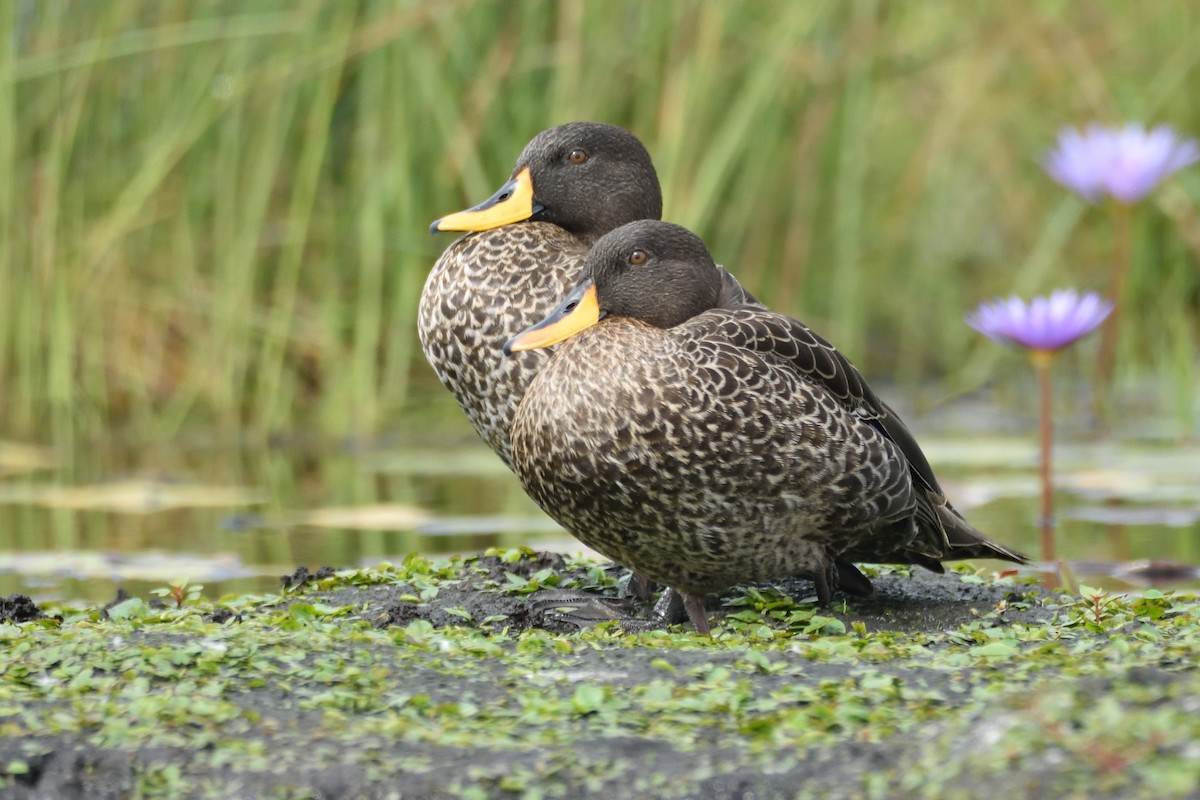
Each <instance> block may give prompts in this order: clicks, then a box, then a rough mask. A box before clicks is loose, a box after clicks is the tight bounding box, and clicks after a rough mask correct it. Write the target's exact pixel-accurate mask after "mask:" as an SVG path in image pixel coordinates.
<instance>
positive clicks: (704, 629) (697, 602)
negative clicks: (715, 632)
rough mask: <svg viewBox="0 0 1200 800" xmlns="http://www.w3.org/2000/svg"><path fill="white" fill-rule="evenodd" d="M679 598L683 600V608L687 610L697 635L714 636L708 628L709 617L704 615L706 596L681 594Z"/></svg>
mask: <svg viewBox="0 0 1200 800" xmlns="http://www.w3.org/2000/svg"><path fill="white" fill-rule="evenodd" d="M679 596H680V597H682V598H683V607H684V609H686V610H687V615H688V619H689V620H691V622H692V626H693V627H695V629H696V633H702V634H704V635H705V636H712V631H711V630H710V629H709V627H708V617H707V616H705V614H704V595H698V594H684V593H683V592H680V593H679Z"/></svg>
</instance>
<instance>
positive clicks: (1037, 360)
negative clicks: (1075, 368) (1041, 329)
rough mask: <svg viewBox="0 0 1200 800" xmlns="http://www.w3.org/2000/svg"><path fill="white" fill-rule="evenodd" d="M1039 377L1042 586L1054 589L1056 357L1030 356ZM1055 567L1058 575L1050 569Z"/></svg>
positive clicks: (1056, 577)
mask: <svg viewBox="0 0 1200 800" xmlns="http://www.w3.org/2000/svg"><path fill="white" fill-rule="evenodd" d="M1029 360H1030V361H1031V362H1032V363H1033V366H1034V369H1035V370H1036V371H1037V376H1038V398H1039V414H1038V417H1039V420H1038V422H1039V425H1038V428H1039V434H1040V435H1039V440H1040V444H1041V470H1040V472H1041V482H1042V513H1041V519H1040V520H1039V527H1040V528H1041V534H1042V569H1043V570H1044V571H1043V572H1042V583H1043V584H1044V585H1045V587H1046V588H1047V589H1054V588H1056V587H1057V584H1058V582H1059V575H1058V572H1059V570H1058V566H1057V563H1058V562H1057V560H1056V558H1055V555H1054V482H1053V480H1052V478H1051V450H1052V448H1053V443H1054V422H1053V403H1051V396H1050V365H1051V364H1053V363H1054V353H1053V352H1050V351H1047V350H1033V351H1031V352H1030V354H1029ZM1051 564H1053V565H1055V568H1054V571H1053V572H1051V571H1049V569H1048V567H1049V566H1050V565H1051Z"/></svg>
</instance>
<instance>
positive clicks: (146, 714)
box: [0, 551, 1200, 798]
mask: <svg viewBox="0 0 1200 800" xmlns="http://www.w3.org/2000/svg"><path fill="white" fill-rule="evenodd" d="M305 578H306V576H304V575H299V576H291V579H290V580H289V581H288V582H287V583H288V585H289V586H290V588H289V589H288V590H287V592H286V594H282V595H279V596H272V597H256V598H239V599H229V600H226V601H224V602H222V603H218V604H211V603H199V604H195V605H187V604H185V605H184V607H183V608H174V607H173V605H174V604H168V606H169V607H162V608H153V607H151V606H150V605H149V604H148V603H146V602H145V601H144V600H140V599H138V598H133V599H130V600H126V601H124V602H122V603H118V604H116V605H114V606H113V607H111V608H109V609H108V610H107V616H108V617H109V618H108V619H105V618H104V617H103V616H102V615H101V613H100V612H99V610H79V609H75V610H72V609H44V611H49V612H51V613H52V614H56V615H57V614H61V616H62V620H61V621H58V620H55V619H53V618H42V619H32V620H29V621H24V622H21V623H20V624H15V623H14V622H12V621H9V622H8V623H7V624H4V625H0V635H2V636H3V641H2V642H0V644H2V645H3V651H2V652H0V677H2V680H0V774H3V775H4V779H3V780H4V783H3V786H2V787H0V797H14V798H50V797H55V798H58V797H63V798H71V797H80V798H83V797H87V798H118V797H133V796H140V797H286V798H291V797H296V798H300V797H330V798H332V797H362V798H385V797H403V798H410V797H427V798H435V797H468V798H483V797H531V798H536V797H559V796H572V797H606V798H607V797H616V798H620V797H684V798H692V797H695V798H726V797H730V798H749V797H755V798H764V797H804V796H811V797H902V796H944V797H974V796H988V795H991V794H994V792H995V790H996V787H997V786H1004V787H1005V791H1016V792H1017V794H1018V795H1020V796H1064V795H1070V794H1072V793H1078V794H1081V795H1082V794H1086V795H1087V796H1089V797H1130V796H1135V797H1136V796H1154V797H1187V796H1192V793H1193V792H1195V791H1196V786H1195V784H1194V781H1195V776H1196V775H1197V774H1200V770H1197V769H1196V767H1197V766H1200V747H1198V746H1197V745H1196V741H1198V740H1200V729H1198V727H1197V726H1198V723H1197V722H1196V720H1197V719H1200V701H1198V700H1197V698H1200V680H1198V679H1197V676H1196V674H1195V671H1194V668H1193V665H1194V663H1195V659H1196V656H1197V655H1200V630H1198V629H1200V606H1198V605H1197V603H1196V601H1195V600H1194V599H1193V598H1175V597H1162V596H1157V593H1151V594H1150V595H1149V596H1147V597H1145V598H1132V599H1130V598H1110V597H1096V598H1092V599H1081V598H1078V597H1074V598H1071V597H1066V596H1063V595H1048V594H1045V593H1043V592H1041V591H1039V590H1037V589H1035V588H1033V587H1031V586H1029V585H1026V584H1021V583H1013V582H1010V581H1005V582H995V581H991V580H986V579H981V578H978V577H975V576H973V575H968V576H962V575H955V574H951V575H945V576H935V575H930V574H928V573H924V572H920V571H917V572H914V573H913V574H912V575H908V574H904V573H884V574H879V575H876V576H875V577H874V582H875V585H876V594H875V595H874V596H873V597H871V598H867V599H860V598H844V599H843V598H840V597H839V598H838V600H837V601H836V602H835V604H834V608H833V609H832V610H822V609H817V608H816V607H815V606H813V605H812V604H811V603H809V602H808V600H807V598H809V597H810V595H811V593H812V587H811V584H809V583H807V582H805V581H794V582H785V583H781V584H775V585H772V586H761V587H750V588H747V589H739V590H733V591H731V592H728V593H726V594H725V595H724V596H722V597H719V598H713V599H712V601H711V603H710V618H711V620H712V623H713V625H714V629H715V630H716V632H717V636H716V638H715V639H713V640H708V639H705V638H703V637H700V636H697V635H695V634H694V633H692V632H690V631H688V630H684V629H680V628H675V629H673V630H671V631H659V632H643V633H627V632H624V631H622V630H619V629H618V628H617V627H616V626H614V625H613V624H611V623H609V624H606V625H600V626H596V627H592V628H588V629H585V630H583V631H582V632H579V631H578V628H577V626H576V625H575V624H574V623H573V622H571V621H570V620H569V619H564V617H563V614H562V612H561V611H560V610H556V609H554V608H553V606H552V605H551V607H549V608H547V609H542V605H543V604H540V603H539V602H538V601H539V598H540V597H543V596H544V593H545V592H548V591H563V590H571V591H576V592H587V593H589V594H594V595H597V596H603V597H607V598H609V599H610V600H611V601H612V602H613V603H614V604H617V605H618V606H619V607H621V608H622V609H625V610H627V609H635V608H637V607H638V606H637V605H636V604H632V602H631V601H628V600H625V599H623V597H622V594H623V593H622V580H623V576H622V574H621V573H620V572H618V571H615V570H610V569H605V568H603V567H601V566H599V565H595V564H578V563H573V562H569V561H568V562H564V561H562V559H561V558H559V557H558V556H554V555H552V554H527V553H520V552H515V551H514V552H509V553H503V554H498V555H494V556H488V557H485V558H479V559H471V560H468V561H466V562H458V561H454V562H428V561H424V560H421V559H412V560H410V561H409V562H406V563H405V564H403V565H399V566H397V567H384V568H381V569H378V570H353V571H345V572H339V573H337V574H336V575H334V574H332V573H326V574H325V575H324V577H320V578H317V579H315V580H306V579H305ZM9 600H12V598H9ZM622 604H628V605H622ZM8 607H9V606H4V608H8ZM13 607H14V608H16V607H17V606H13ZM20 607H21V608H23V609H24V613H26V614H27V613H28V608H27V607H26V606H24V605H20ZM534 608H537V609H539V611H534V610H531V609H534Z"/></svg>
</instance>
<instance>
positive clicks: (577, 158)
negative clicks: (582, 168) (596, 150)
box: [567, 149, 588, 164]
mask: <svg viewBox="0 0 1200 800" xmlns="http://www.w3.org/2000/svg"><path fill="white" fill-rule="evenodd" d="M587 160H588V154H587V153H585V152H583V151H582V150H579V149H575V150H572V151H571V154H570V155H568V156H567V161H570V162H571V163H572V164H582V163H583V162H585V161H587Z"/></svg>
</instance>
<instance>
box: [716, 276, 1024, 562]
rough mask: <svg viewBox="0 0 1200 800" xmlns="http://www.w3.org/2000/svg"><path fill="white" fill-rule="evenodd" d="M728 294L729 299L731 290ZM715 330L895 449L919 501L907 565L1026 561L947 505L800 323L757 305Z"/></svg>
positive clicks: (917, 456) (919, 461) (898, 423)
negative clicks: (807, 384) (772, 362)
mask: <svg viewBox="0 0 1200 800" xmlns="http://www.w3.org/2000/svg"><path fill="white" fill-rule="evenodd" d="M730 278H731V279H732V276H730ZM734 283H735V284H736V280H735V281H734ZM728 291H729V293H730V294H731V296H732V295H733V293H734V290H732V289H730V290H728ZM742 291H743V292H745V290H742ZM717 327H718V329H719V330H720V331H721V332H722V334H723V335H724V336H726V337H728V339H729V340H730V341H731V342H732V343H734V344H736V345H737V346H739V347H745V348H747V349H750V350H754V351H755V352H758V353H761V354H767V355H770V356H773V357H774V358H776V359H779V360H782V361H784V362H787V363H788V364H789V365H790V366H791V367H792V368H793V369H795V370H796V371H798V372H799V373H800V374H801V375H803V376H804V377H805V378H806V379H807V380H809V381H812V382H813V383H816V384H819V385H820V386H822V387H823V388H824V389H825V390H826V391H828V392H829V393H830V394H831V395H832V396H833V397H834V398H836V399H837V401H838V402H839V403H840V404H841V405H842V407H843V408H845V409H846V410H847V411H849V412H850V413H851V414H853V415H854V416H855V417H857V418H859V419H861V420H863V421H864V422H866V423H867V424H869V425H870V426H871V427H873V428H875V429H876V430H877V431H879V432H880V433H881V434H883V435H884V436H885V437H886V438H887V439H889V440H890V441H891V442H893V443H894V444H895V445H896V447H897V448H898V449H899V450H900V452H901V453H902V454H903V456H904V458H905V459H906V460H907V462H908V468H909V473H910V475H911V477H912V480H913V484H914V488H916V489H917V490H918V496H919V497H920V498H921V502H919V503H918V508H917V511H916V517H917V523H918V527H919V529H920V531H921V533H922V536H921V537H919V538H920V541H919V543H918V542H914V545H916V546H917V550H916V551H914V552H911V553H910V558H909V560H911V561H913V562H914V563H918V564H921V565H922V566H926V567H928V568H930V569H934V570H935V571H941V565H940V564H939V563H938V559H960V558H999V559H1004V560H1007V561H1015V562H1017V563H1027V562H1028V559H1027V558H1026V557H1025V556H1024V555H1022V554H1020V553H1018V552H1016V551H1013V550H1009V549H1008V548H1005V547H1003V546H1001V545H999V544H997V543H996V542H993V541H992V540H990V539H989V538H988V537H987V536H985V535H984V534H983V533H981V532H980V531H978V530H977V529H975V528H974V527H973V526H972V525H971V524H970V523H968V522H967V521H966V520H965V519H964V518H963V516H962V514H960V513H959V512H958V510H957V509H955V508H954V506H952V505H951V504H950V502H949V501H948V500H947V499H946V495H945V493H944V492H943V491H942V488H941V486H940V485H939V484H938V480H937V477H936V476H935V475H934V474H933V468H932V467H931V466H930V464H929V459H928V458H926V457H925V453H924V452H922V450H921V447H920V445H919V444H917V440H916V437H914V436H913V434H912V431H910V430H909V429H908V426H907V425H905V424H904V421H903V420H901V419H900V417H899V416H898V415H897V414H896V412H895V411H893V410H892V409H891V407H890V406H888V404H887V403H885V402H884V401H883V400H882V399H881V398H880V397H879V396H878V395H876V394H875V392H874V391H873V390H872V389H871V387H870V385H869V384H868V383H867V381H866V378H864V377H863V375H862V373H860V372H859V371H858V368H857V367H855V366H854V365H853V364H852V363H851V362H850V360H849V359H848V358H846V356H844V355H843V354H842V353H841V352H840V351H839V350H838V349H837V348H836V347H834V346H833V345H832V344H831V343H830V342H829V341H828V340H826V339H825V338H824V337H822V336H821V335H820V334H818V333H816V332H815V331H813V330H812V329H811V328H809V327H808V326H807V325H805V324H804V323H803V322H800V321H799V320H796V319H792V318H791V317H788V316H785V315H783V314H776V313H774V312H771V311H767V310H765V309H763V308H762V307H761V306H741V307H735V308H732V309H729V310H728V313H726V314H724V315H723V316H722V318H721V319H720V320H719V321H718V322H717ZM863 560H868V559H865V558H864V559H863Z"/></svg>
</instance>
